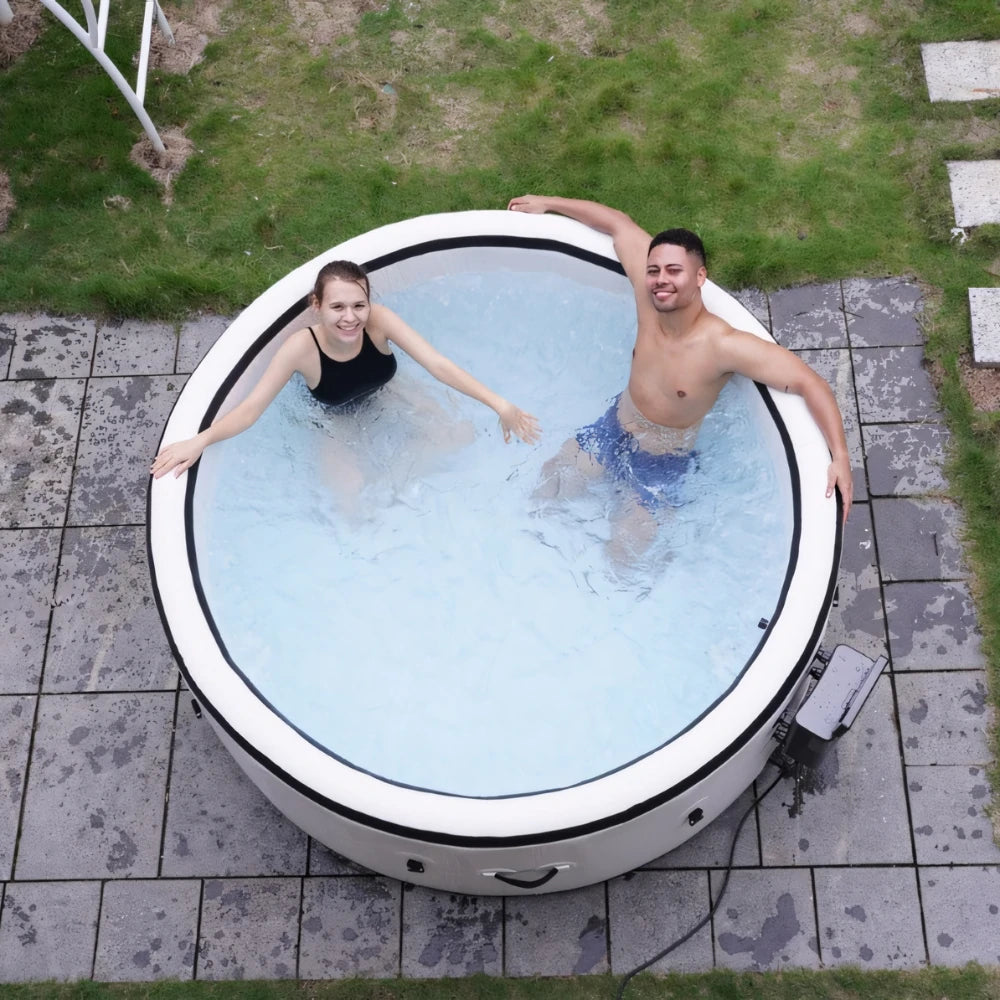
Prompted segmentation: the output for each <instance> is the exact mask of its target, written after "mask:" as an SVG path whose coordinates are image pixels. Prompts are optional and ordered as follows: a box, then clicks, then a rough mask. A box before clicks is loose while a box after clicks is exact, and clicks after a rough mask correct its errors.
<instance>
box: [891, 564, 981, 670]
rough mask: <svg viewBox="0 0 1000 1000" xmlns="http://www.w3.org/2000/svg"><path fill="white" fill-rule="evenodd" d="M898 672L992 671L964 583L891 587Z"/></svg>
mask: <svg viewBox="0 0 1000 1000" xmlns="http://www.w3.org/2000/svg"><path fill="white" fill-rule="evenodd" d="M885 610H886V615H887V618H888V622H889V642H890V643H891V648H892V669H893V670H966V669H970V668H971V669H975V668H979V667H985V666H986V658H985V656H983V652H982V649H981V646H980V640H981V638H982V635H981V633H980V631H979V625H978V623H977V621H976V609H975V607H974V606H973V604H972V597H971V596H970V594H969V588H968V586H967V585H966V584H964V583H961V582H949V583H946V582H941V583H939V582H936V581H935V582H931V583H887V584H886V586H885Z"/></svg>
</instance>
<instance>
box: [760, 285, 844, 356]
mask: <svg viewBox="0 0 1000 1000" xmlns="http://www.w3.org/2000/svg"><path fill="white" fill-rule="evenodd" d="M770 301H771V321H772V323H773V324H774V339H775V340H776V341H777V342H778V343H779V344H781V346H782V347H787V348H788V349H789V350H796V349H799V350H804V349H811V348H818V347H847V322H846V319H845V317H844V297H843V292H842V291H841V287H840V282H833V283H832V284H828V285H803V286H801V287H799V288H784V289H781V290H780V291H777V292H773V293H772V294H771V297H770Z"/></svg>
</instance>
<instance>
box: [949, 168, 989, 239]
mask: <svg viewBox="0 0 1000 1000" xmlns="http://www.w3.org/2000/svg"><path fill="white" fill-rule="evenodd" d="M948 181H949V183H950V184H951V203H952V205H953V206H954V209H955V225H956V226H983V225H986V224H987V223H991V222H1000V160H972V161H963V160H953V161H951V162H950V163H949V164H948Z"/></svg>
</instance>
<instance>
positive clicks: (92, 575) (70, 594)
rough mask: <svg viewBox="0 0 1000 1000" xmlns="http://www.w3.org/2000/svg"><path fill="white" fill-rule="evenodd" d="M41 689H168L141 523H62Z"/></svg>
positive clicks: (172, 675)
mask: <svg viewBox="0 0 1000 1000" xmlns="http://www.w3.org/2000/svg"><path fill="white" fill-rule="evenodd" d="M55 603H56V607H55V610H54V611H53V612H52V629H51V635H50V637H49V648H48V655H47V657H46V660H45V678H44V682H43V690H45V691H102V690H103V691H107V690H119V691H120V690H133V691H134V690H144V689H145V690H155V689H159V690H172V689H173V688H174V687H176V684H177V670H176V667H175V666H174V661H173V656H172V655H171V652H170V647H169V646H168V645H167V641H166V638H165V637H164V634H163V626H162V625H161V624H160V618H159V614H158V613H157V610H156V604H155V603H154V600H153V593H152V588H151V586H150V581H149V569H148V565H147V562H146V535H145V530H144V529H143V528H141V527H128V528H67V529H66V532H65V537H64V540H63V552H62V560H61V562H60V568H59V583H58V585H57V587H56V602H55Z"/></svg>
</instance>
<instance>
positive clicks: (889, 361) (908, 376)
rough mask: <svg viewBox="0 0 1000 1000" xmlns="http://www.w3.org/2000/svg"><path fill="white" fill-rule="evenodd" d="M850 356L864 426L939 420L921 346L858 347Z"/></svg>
mask: <svg viewBox="0 0 1000 1000" xmlns="http://www.w3.org/2000/svg"><path fill="white" fill-rule="evenodd" d="M851 357H852V359H853V362H854V388H855V391H856V393H857V397H858V411H859V413H860V416H861V422H862V423H863V424H892V423H913V422H922V421H928V420H929V421H933V422H935V423H937V422H939V421H940V419H941V413H940V410H939V409H938V406H937V398H936V394H935V392H934V386H933V384H932V383H931V380H930V376H929V375H928V374H927V370H926V368H925V367H924V351H923V348H922V347H906V346H903V347H869V348H855V349H854V350H853V351H852V352H851Z"/></svg>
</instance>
